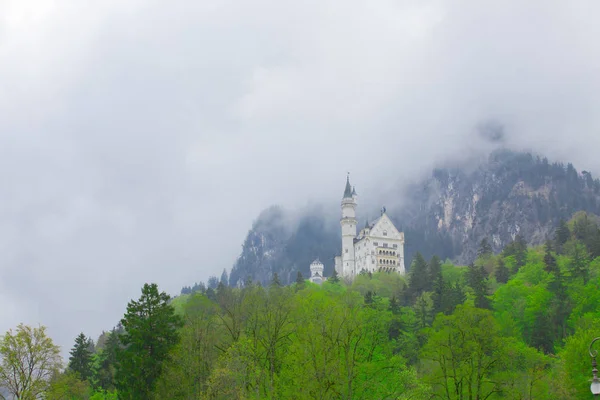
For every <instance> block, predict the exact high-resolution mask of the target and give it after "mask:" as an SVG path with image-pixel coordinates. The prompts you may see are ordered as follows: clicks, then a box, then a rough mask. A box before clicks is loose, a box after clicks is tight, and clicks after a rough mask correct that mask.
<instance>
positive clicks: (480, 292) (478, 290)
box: [467, 263, 490, 308]
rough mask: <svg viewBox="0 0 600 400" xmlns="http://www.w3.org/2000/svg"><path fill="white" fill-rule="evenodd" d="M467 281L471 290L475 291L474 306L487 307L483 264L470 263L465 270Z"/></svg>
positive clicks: (486, 288) (485, 278)
mask: <svg viewBox="0 0 600 400" xmlns="http://www.w3.org/2000/svg"><path fill="white" fill-rule="evenodd" d="M467 281H468V283H469V286H471V288H472V289H473V292H475V307H478V308H489V307H490V301H489V299H488V298H487V291H488V284H487V275H486V273H485V269H484V268H483V266H476V265H474V264H472V263H471V265H469V270H468V271H467Z"/></svg>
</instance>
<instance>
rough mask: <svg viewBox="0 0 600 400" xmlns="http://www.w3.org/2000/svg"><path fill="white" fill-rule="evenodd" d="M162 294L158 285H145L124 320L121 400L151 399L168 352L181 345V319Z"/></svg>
mask: <svg viewBox="0 0 600 400" xmlns="http://www.w3.org/2000/svg"><path fill="white" fill-rule="evenodd" d="M169 300H170V297H169V296H168V295H167V294H166V293H164V292H162V293H159V291H158V286H157V285H156V284H154V283H153V284H145V285H144V287H143V288H142V296H141V297H140V299H139V300H138V301H134V300H132V301H130V302H129V304H128V305H127V312H126V313H125V316H124V318H123V319H122V320H121V322H122V324H123V327H124V328H125V333H124V334H123V335H121V336H120V337H119V338H120V339H121V343H122V344H123V346H124V349H123V350H121V351H119V352H118V353H117V356H118V360H119V364H118V365H119V366H118V369H117V388H118V390H119V397H122V398H131V399H149V398H150V396H151V393H152V391H153V389H154V387H155V384H156V380H157V379H158V377H159V376H160V374H161V372H162V366H163V365H164V363H165V361H167V360H168V358H169V352H170V351H171V349H172V348H173V347H174V346H175V345H176V344H177V342H178V341H179V333H178V328H179V327H181V326H182V325H183V322H182V320H181V318H180V317H179V316H178V315H176V314H175V310H174V309H173V307H172V306H171V305H170V304H169Z"/></svg>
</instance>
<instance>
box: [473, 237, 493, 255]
mask: <svg viewBox="0 0 600 400" xmlns="http://www.w3.org/2000/svg"><path fill="white" fill-rule="evenodd" d="M492 253H493V251H492V246H491V245H490V243H489V242H488V240H487V238H483V239H481V242H480V243H479V249H478V250H477V256H478V257H486V256H489V255H491V254H492Z"/></svg>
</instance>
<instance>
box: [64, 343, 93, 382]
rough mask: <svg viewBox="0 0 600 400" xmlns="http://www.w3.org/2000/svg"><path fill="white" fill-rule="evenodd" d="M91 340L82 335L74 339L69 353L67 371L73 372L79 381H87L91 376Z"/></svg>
mask: <svg viewBox="0 0 600 400" xmlns="http://www.w3.org/2000/svg"><path fill="white" fill-rule="evenodd" d="M91 347H93V342H92V340H91V339H88V338H86V336H85V335H84V334H83V333H80V334H79V336H77V337H76V338H75V345H74V346H73V348H72V349H71V351H70V354H71V356H70V357H69V369H70V370H71V371H73V372H75V373H76V374H77V375H78V376H79V378H80V379H82V380H84V381H87V380H89V379H90V377H91V375H92V352H91V351H90V348H91Z"/></svg>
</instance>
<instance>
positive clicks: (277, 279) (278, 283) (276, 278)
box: [271, 272, 281, 286]
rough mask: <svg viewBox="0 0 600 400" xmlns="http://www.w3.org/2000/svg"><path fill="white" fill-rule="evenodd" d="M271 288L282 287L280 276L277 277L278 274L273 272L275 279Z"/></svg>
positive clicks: (272, 280)
mask: <svg viewBox="0 0 600 400" xmlns="http://www.w3.org/2000/svg"><path fill="white" fill-rule="evenodd" d="M271 286H281V281H280V280H279V275H277V272H273V278H272V279H271Z"/></svg>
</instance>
